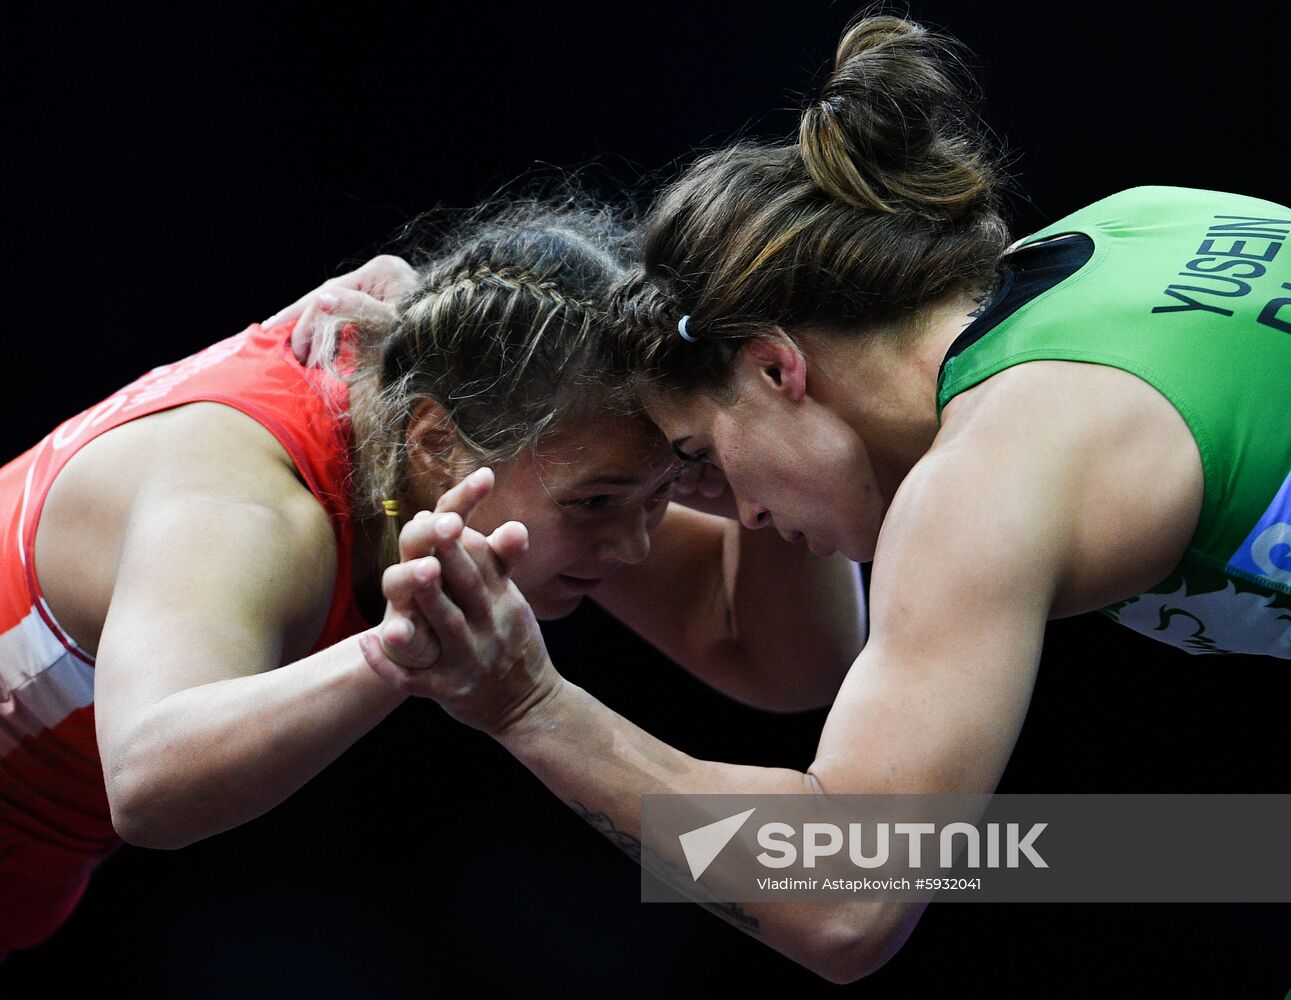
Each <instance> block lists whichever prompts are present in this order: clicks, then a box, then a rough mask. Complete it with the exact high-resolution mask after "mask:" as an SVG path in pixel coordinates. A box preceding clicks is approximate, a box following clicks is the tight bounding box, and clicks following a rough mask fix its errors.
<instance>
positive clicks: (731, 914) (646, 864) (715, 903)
mask: <svg viewBox="0 0 1291 1000" xmlns="http://www.w3.org/2000/svg"><path fill="white" fill-rule="evenodd" d="M569 805H570V806H571V808H573V810H574V812H576V813H578V815H579V816H581V817H583V819H584V820H586V821H587V822H588V823H590V824H591V825H592V827H593V828H594V829H596V830H599V831H600V832H601V833H602V834H604V835H605V836H606V837H607V838H609V840H610V842H611V843H612V844H614V846H616V847H617V848H618V849H619V850H621V851H622V852H623V853H624V854H626V855H627V856H628V857H630V858H631V859H632V860H633V861H635V862H636V863H637V864H639V865H640V866H641V867H642V868H644V869H645V870H646V871H648V872H649V873H650V874H651V875H653V876H655V877H656V878H658V879H659V880H661V881H663V882H665V883H667V884H668V885H669V886H671V887H672V888H673V889H676V890H677V892H679V893H680V894H681V895H683V896H685V897H686V898H687V899H690V900H691V901H692V902H695V903H698V904H699V905H700V906H702V907H703V908H704V909H706V910H708V911H709V912H710V913H715V914H717V916H719V917H721V918H722V919H723V920H725V921H726V922H727V923H729V924H732V925H734V926H735V927H738V928H739V929H740V930H742V931H746V932H748V933H749V934H756V933H758V931H759V930H760V929H761V925H760V924H759V923H758V918H757V917H755V916H753V915H752V914H751V913H748V912H746V911H745V910H744V908H743V907H741V906H740V905H739V904H738V903H725V902H721V901H720V900H716V899H713V898H712V896H711V894H709V893H708V890H707V889H706V888H704V886H703V885H700V884H697V883H695V882H694V881H693V880H692V879H691V878H690V877H689V874H688V873H687V872H686V871H685V870H684V869H683V868H681V866H679V865H675V864H673V863H672V862H671V861H669V860H668V859H667V858H664V857H661V856H660V855H659V854H658V853H657V852H655V851H652V850H648V849H646V848H645V846H644V845H643V844H642V843H641V839H640V838H639V837H634V836H633V835H632V834H630V833H628V832H627V831H626V830H620V829H619V828H618V827H616V826H615V825H614V821H613V820H612V819H610V817H609V816H608V815H606V814H605V813H603V812H597V811H596V810H594V809H589V808H588V807H587V806H585V805H584V804H583V803H581V802H579V801H578V800H577V799H571V800H570V802H569Z"/></svg>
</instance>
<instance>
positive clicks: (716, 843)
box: [677, 807, 757, 882]
mask: <svg viewBox="0 0 1291 1000" xmlns="http://www.w3.org/2000/svg"><path fill="white" fill-rule="evenodd" d="M756 811H757V808H756V807H754V808H753V809H748V810H746V811H745V812H742V813H736V814H735V815H734V816H727V817H726V819H719V820H718V821H717V822H716V823H709V824H708V825H707V826H701V827H699V828H698V829H696V830H691V831H690V832H689V833H683V834H681V835H680V836H679V837H678V838H677V839H678V840H680V841H681V849H682V851H683V852H684V853H685V855H686V864H688V865H690V877H691V879H692V880H694V881H695V882H698V881H699V878H700V876H701V875H703V874H704V872H706V871H707V870H708V866H709V865H711V864H712V863H713V861H714V860H715V859H716V858H717V856H718V855H719V854H721V853H722V848H724V847H725V846H726V845H727V844H729V843H730V842H731V838H732V837H734V836H735V835H736V834H737V833H739V832H740V827H742V826H743V825H744V824H745V822H747V820H748V818H749V817H750V816H752V815H753V814H754V813H755V812H756Z"/></svg>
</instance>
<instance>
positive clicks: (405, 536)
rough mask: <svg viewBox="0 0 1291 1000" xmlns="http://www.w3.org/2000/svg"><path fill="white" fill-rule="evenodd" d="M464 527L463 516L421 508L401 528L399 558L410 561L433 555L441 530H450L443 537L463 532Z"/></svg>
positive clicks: (454, 535)
mask: <svg viewBox="0 0 1291 1000" xmlns="http://www.w3.org/2000/svg"><path fill="white" fill-rule="evenodd" d="M445 525H447V526H448V527H447V528H445ZM462 527H463V523H462V518H461V516H460V515H458V514H432V513H431V512H430V511H428V510H419V511H418V512H417V513H416V515H415V516H414V517H413V518H412V520H410V521H408V522H407V523H406V524H404V526H403V527H402V528H400V529H399V558H400V559H401V560H402V561H403V562H408V561H410V560H413V559H418V558H420V557H422V556H428V555H432V554H433V553H434V551H435V546H436V545H437V544H439V541H440V538H441V535H440V532H441V531H445V530H446V531H447V532H448V534H447V535H444V536H442V537H450V536H451V537H456V536H457V535H459V534H461V532H462Z"/></svg>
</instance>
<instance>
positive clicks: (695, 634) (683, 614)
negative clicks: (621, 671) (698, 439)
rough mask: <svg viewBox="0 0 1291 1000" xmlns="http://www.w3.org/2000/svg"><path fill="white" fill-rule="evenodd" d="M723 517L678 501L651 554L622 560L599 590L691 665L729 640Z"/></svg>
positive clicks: (627, 619)
mask: <svg viewBox="0 0 1291 1000" xmlns="http://www.w3.org/2000/svg"><path fill="white" fill-rule="evenodd" d="M727 524H731V525H732V526H734V522H728V521H727V520H726V519H725V518H721V517H717V516H715V515H713V514H703V513H700V512H699V511H696V510H691V509H690V508H688V507H684V506H682V505H681V504H676V503H672V504H669V505H668V510H667V513H666V514H665V515H664V517H663V520H662V521H661V522H660V523H659V527H658V528H656V529H655V531H654V534H653V535H652V537H651V539H650V555H649V557H648V558H646V559H645V560H643V561H642V562H640V563H637V564H636V565H632V566H624V567H623V568H622V569H621V570H619V572H618V573H616V574H615V575H614V576H612V577H610V578H609V579H608V580H606V581H605V583H604V584H602V585H601V587H600V588H599V589H598V591H597V594H596V602H597V603H598V604H600V605H601V606H602V607H604V608H605V609H606V610H607V611H609V612H610V613H611V614H612V615H614V616H615V617H616V618H618V619H619V620H620V621H621V622H623V623H624V624H625V625H627V626H628V627H629V628H631V629H632V630H633V631H634V632H636V633H637V634H639V635H641V636H643V637H644V638H646V639H648V640H649V641H650V642H651V643H652V644H653V645H654V646H655V647H657V648H658V649H660V650H661V651H662V652H663V653H665V654H666V655H667V656H669V657H670V658H671V659H673V660H675V661H676V662H678V663H681V664H684V665H686V666H690V667H693V666H694V665H695V663H696V662H697V661H699V660H702V659H704V658H705V657H707V656H709V655H711V654H712V652H713V648H714V647H715V646H719V645H720V644H721V643H722V642H723V641H727V642H729V641H730V640H731V623H730V621H729V620H728V619H727V616H728V614H729V610H730V609H729V605H728V602H727V600H726V587H727V584H728V582H729V581H727V580H726V579H725V578H724V575H723V566H724V564H725V560H724V559H723V548H724V546H725V545H726V544H727V539H726V534H727V530H726V527H725V526H726V525H727Z"/></svg>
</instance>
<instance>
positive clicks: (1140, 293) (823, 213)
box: [364, 17, 1291, 981]
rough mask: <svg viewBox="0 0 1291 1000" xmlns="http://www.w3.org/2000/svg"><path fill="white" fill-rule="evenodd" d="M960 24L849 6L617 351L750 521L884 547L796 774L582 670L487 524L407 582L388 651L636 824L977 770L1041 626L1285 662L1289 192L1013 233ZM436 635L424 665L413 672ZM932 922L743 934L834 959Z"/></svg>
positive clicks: (852, 917) (883, 947) (857, 972)
mask: <svg viewBox="0 0 1291 1000" xmlns="http://www.w3.org/2000/svg"><path fill="white" fill-rule="evenodd" d="M949 44H950V43H948V42H947V41H946V40H944V39H939V38H937V37H936V36H934V35H932V34H931V33H929V32H927V31H925V30H924V29H922V28H921V27H919V26H917V25H914V24H911V23H909V22H906V21H903V20H900V19H897V18H891V17H876V18H868V19H864V20H861V21H859V22H858V23H856V24H854V25H853V26H852V27H851V28H850V29H849V31H848V32H847V34H846V35H845V37H844V38H843V40H842V43H841V46H840V48H839V51H838V56H837V61H836V64H835V67H834V71H833V73H832V75H831V76H830V78H829V80H828V82H827V83H826V85H825V89H824V93H823V95H822V98H821V100H820V101H819V102H817V103H816V104H815V105H813V106H812V107H811V108H810V109H809V110H808V111H807V112H806V113H805V115H804V117H803V120H802V127H801V132H800V139H799V142H798V143H797V144H793V145H783V146H772V147H759V146H747V145H746V146H738V147H736V148H733V149H728V150H725V151H723V152H719V153H716V154H713V155H710V156H707V157H705V158H703V159H702V160H700V161H699V162H698V163H696V164H695V165H694V166H692V167H691V168H690V169H689V170H688V171H687V172H686V174H685V175H684V176H683V177H682V178H681V179H680V180H679V181H678V182H677V183H675V184H674V185H673V186H672V187H671V188H670V189H669V190H667V191H666V192H665V193H664V194H663V196H662V198H661V199H660V200H659V202H658V204H657V205H656V206H655V208H654V210H653V212H652V214H651V216H650V218H649V219H648V221H647V233H646V240H645V261H644V271H643V273H642V274H641V275H640V276H639V277H638V278H637V279H636V280H634V281H630V282H629V283H628V284H627V285H626V286H625V287H624V288H623V289H622V290H621V299H622V303H623V312H624V319H623V323H622V327H623V334H622V336H620V337H618V338H614V339H611V340H610V341H609V342H607V344H606V345H605V357H604V365H605V367H606V368H607V369H610V370H618V371H619V372H621V373H623V374H624V376H625V377H628V378H630V379H631V380H633V381H634V383H635V384H636V386H637V388H638V390H639V392H640V394H641V398H642V400H643V402H644V404H645V406H646V408H647V410H648V412H649V413H650V415H651V416H652V418H653V419H654V420H655V422H656V423H657V424H658V425H659V427H660V428H662V430H663V431H664V433H665V435H666V436H667V437H668V438H669V440H671V441H672V442H673V445H674V447H675V448H676V449H677V451H678V452H679V453H680V454H681V455H683V456H684V457H686V458H688V459H690V460H693V461H700V462H708V463H712V464H713V465H715V466H717V467H719V468H720V470H721V471H722V472H723V473H724V474H725V476H726V479H727V480H728V482H729V484H730V486H731V488H732V490H733V492H734V495H735V497H736V499H737V500H738V502H739V507H740V512H741V519H742V521H743V522H744V524H745V525H746V526H747V527H750V528H753V527H774V528H775V529H776V530H777V531H778V532H779V533H780V534H782V535H783V536H785V537H786V538H788V539H790V540H801V541H804V542H805V543H806V544H807V545H808V546H809V547H810V548H811V549H812V551H814V552H817V553H828V552H834V551H839V552H842V553H844V554H846V555H847V556H849V557H851V558H853V559H858V560H867V559H871V558H872V559H873V560H874V568H873V592H872V597H871V638H870V640H869V644H868V645H867V647H866V648H865V650H864V651H863V652H862V654H861V655H860V657H859V658H858V659H857V660H856V662H855V664H854V666H853V668H852V670H851V672H850V673H849V674H848V677H847V679H846V681H845V682H844V684H843V687H842V690H841V691H840V693H839V696H838V698H837V699H836V701H835V702H834V705H833V709H832V712H831V714H830V716H829V719H828V721H827V722H826V724H825V728H824V732H823V734H822V737H821V741H820V745H819V749H818V752H817V757H816V760H815V761H814V763H813V764H812V765H811V766H810V767H809V768H808V769H807V770H806V771H805V772H799V771H795V770H790V769H776V768H756V767H742V766H736V765H732V764H725V763H717V762H711V761H702V760H696V759H694V758H691V757H689V756H687V755H686V754H683V753H680V752H678V751H676V750H674V749H672V748H671V747H668V746H666V745H664V744H662V743H660V742H659V741H658V740H655V739H653V738H652V737H651V736H649V735H648V734H646V733H644V732H641V731H640V730H639V729H637V728H635V727H633V726H632V725H631V724H630V723H629V722H628V721H627V720H625V719H623V718H621V717H620V716H618V715H616V714H614V713H613V712H611V711H609V710H608V709H607V708H605V707H604V706H602V705H600V704H599V703H597V702H596V701H595V700H593V699H591V698H589V697H588V696H587V695H586V694H585V693H584V692H582V691H580V690H578V689H577V688H575V687H574V686H573V685H571V684H569V683H568V682H567V681H565V680H564V679H563V678H561V677H560V676H559V675H558V674H557V673H556V671H555V670H554V669H553V668H552V667H551V665H550V662H549V661H548V660H547V658H546V655H545V652H544V651H543V650H542V648H541V644H540V642H538V641H537V640H536V639H535V638H534V636H535V633H534V632H533V630H532V627H531V625H530V623H529V619H528V616H527V613H526V609H525V608H524V606H523V604H522V603H521V602H520V601H519V599H518V596H517V594H516V592H515V591H514V589H513V588H511V587H510V586H509V584H508V581H507V579H506V576H505V574H504V573H502V572H500V571H498V569H497V568H496V567H495V566H494V564H493V559H492V556H491V555H490V553H489V551H488V549H487V546H486V545H485V544H484V543H483V542H482V540H481V538H480V537H479V536H478V535H474V534H472V533H470V532H468V533H466V535H465V549H463V548H462V547H461V546H444V547H442V548H441V550H440V551H439V559H438V562H437V564H436V565H437V566H438V567H439V569H438V570H437V572H442V574H443V579H444V581H446V583H447V585H448V590H449V592H451V594H452V600H449V599H448V598H447V597H445V593H444V590H443V589H442V588H441V587H440V586H439V585H438V582H437V581H431V582H430V583H428V584H426V585H424V586H423V585H419V584H418V583H417V582H416V581H414V580H413V579H412V578H411V576H410V574H409V573H407V572H404V573H401V574H392V575H391V577H390V578H389V579H388V581H387V588H386V594H387V597H388V598H389V599H390V602H391V604H390V607H391V615H392V617H391V619H390V622H389V625H390V626H393V625H395V623H397V626H396V627H394V628H393V629H392V630H391V631H392V633H393V635H394V636H395V637H397V638H398V639H399V640H402V642H396V643H395V645H394V647H391V646H390V644H389V643H388V642H387V643H386V644H385V645H384V646H383V645H382V643H381V642H380V641H378V640H377V639H376V638H374V637H371V636H370V637H368V638H367V639H366V640H365V642H364V650H365V654H366V656H367V658H368V661H369V664H370V665H371V666H373V668H374V669H375V670H376V671H377V672H378V673H379V674H381V675H382V676H384V677H387V678H388V679H390V680H391V682H392V683H395V684H396V685H409V686H413V687H415V688H416V689H417V690H419V691H421V692H422V693H427V694H430V695H431V696H433V697H436V698H437V699H439V700H440V701H441V703H442V704H443V705H444V706H445V708H447V709H448V711H450V712H451V713H453V714H454V715H455V716H456V717H457V718H459V719H460V720H462V721H464V722H466V723H467V724H469V725H472V726H475V727H477V728H480V729H482V730H484V731H486V732H489V733H491V734H492V735H493V736H494V737H495V738H496V739H498V740H499V741H500V742H501V743H502V744H503V745H504V746H506V747H507V748H508V749H509V750H510V751H511V752H512V753H514V754H515V755H516V756H517V757H518V758H519V759H520V760H522V761H523V762H524V763H525V764H526V765H527V766H529V767H530V768H531V769H532V770H533V771H534V772H535V773H536V774H537V775H538V776H539V777H540V778H541V779H542V780H543V781H544V782H545V783H546V784H547V785H548V786H549V787H550V788H551V789H552V790H553V791H555V792H556V793H557V794H558V795H560V796H561V797H562V798H565V799H566V800H571V801H577V802H579V803H581V804H582V805H583V807H584V808H585V809H587V810H589V811H591V812H594V813H596V814H599V815H601V816H603V817H607V818H608V822H610V823H612V824H613V826H614V827H615V829H616V834H617V837H618V839H619V840H620V841H623V840H624V839H630V838H631V837H635V836H637V835H638V834H639V831H640V803H641V796H642V795H643V794H646V793H668V792H686V793H698V792H708V793H717V792H739V793H751V792H758V793H788V794H801V795H808V794H812V793H818V792H821V791H825V792H831V793H836V792H850V793H862V792H864V793H880V792H891V793H929V794H932V793H989V792H990V791H992V790H993V789H994V788H995V786H996V783H997V782H998V781H999V778H1000V775H1001V773H1002V771H1003V769H1004V766H1005V763H1006V762H1007V760H1008V758H1009V755H1010V753H1011V751H1012V748H1013V744H1014V741H1015V739H1016V737H1017V734H1018V731H1019V729H1020V727H1021V725H1022V721H1023V718H1024V716H1025V714H1026V711H1027V705H1028V702H1029V700H1030V696H1031V690H1032V686H1033V683H1034V680H1035V673H1036V667H1037V663H1038V660H1039V656H1040V648H1041V640H1042V637H1043V634H1044V630H1045V624H1046V622H1047V621H1048V620H1049V619H1051V618H1056V617H1062V616H1066V615H1073V614H1077V613H1080V612H1083V611H1090V610H1095V609H1103V610H1105V611H1106V612H1107V613H1109V614H1111V615H1113V616H1115V617H1116V618H1117V619H1119V620H1120V621H1122V622H1123V623H1125V624H1127V625H1130V626H1132V627H1134V628H1137V629H1140V630H1142V631H1145V632H1147V633H1148V634H1149V635H1155V636H1157V637H1158V638H1163V639H1165V640H1166V641H1169V642H1172V643H1174V644H1176V645H1179V646H1182V647H1183V648H1185V649H1187V650H1189V651H1191V652H1197V653H1202V652H1222V651H1234V652H1257V653H1265V654H1269V655H1273V656H1280V657H1284V658H1285V657H1289V656H1291V631H1289V626H1291V559H1289V558H1288V553H1289V543H1291V476H1289V473H1291V392H1288V391H1287V386H1288V385H1289V384H1291V250H1287V249H1286V246H1285V244H1286V242H1287V240H1288V236H1289V235H1291V209H1288V208H1286V207H1283V206H1280V205H1277V204H1273V203H1270V202H1266V201H1260V200H1258V199H1254V198H1245V197H1239V196H1236V195H1229V194H1219V193H1212V192H1204V191H1192V190H1181V189H1173V188H1138V189H1134V190H1131V191H1126V192H1123V193H1121V194H1117V195H1113V196H1112V197H1110V198H1107V199H1105V200H1103V201H1100V202H1098V203H1097V204H1094V205H1091V206H1089V207H1088V208H1085V209H1083V210H1081V211H1079V212H1076V213H1075V214H1073V215H1071V216H1069V217H1067V218H1065V219H1062V220H1061V221H1059V222H1057V223H1055V224H1054V225H1053V226H1050V227H1048V228H1047V229H1045V230H1044V231H1042V232H1040V233H1037V234H1035V235H1033V236H1031V237H1028V238H1027V239H1024V240H1022V241H1021V242H1020V243H1019V244H1016V245H1014V246H1013V247H1009V246H1008V244H1009V239H1008V237H1007V235H1006V231H1005V227H1004V225H1003V223H1002V221H1001V219H1000V216H999V214H998V212H997V209H996V197H995V190H996V185H997V180H996V172H995V171H994V169H993V168H992V166H991V163H990V160H989V158H988V156H987V155H986V152H985V150H984V148H983V145H982V144H981V143H980V142H979V141H977V140H975V139H974V137H973V133H972V129H971V128H970V127H969V123H970V122H971V120H972V117H971V114H970V112H969V111H968V109H967V108H966V107H965V103H964V101H963V99H962V97H961V91H960V89H959V88H958V87H957V86H956V85H955V83H954V81H953V79H952V73H951V68H950V67H951V66H952V65H953V62H952V61H951V60H950V59H949V58H948V56H947V46H948V45H949ZM453 526H454V527H455V526H456V522H454V525H453ZM388 627H389V626H388ZM414 627H415V628H416V629H418V630H419V631H417V632H416V633H415V635H416V637H417V638H415V639H414V638H412V636H413V628H414ZM433 636H437V637H438V640H439V641H440V642H442V644H443V650H442V654H440V655H439V658H438V661H436V660H435V656H436V651H435V649H434V648H433V646H434V643H433V642H432V637H433ZM423 641H425V642H428V643H430V644H431V647H432V648H429V649H426V650H420V653H421V655H422V660H421V662H422V665H426V664H427V663H430V662H434V663H435V664H436V665H435V669H433V670H429V671H422V672H421V674H420V675H414V674H412V673H409V672H407V671H402V670H400V669H398V668H396V667H395V666H394V665H393V663H392V662H391V661H390V659H389V655H388V654H391V653H394V654H396V655H405V656H406V655H408V654H409V652H410V651H411V650H414V649H418V648H419V643H421V642H423ZM797 666H798V665H797V663H795V662H793V661H792V660H790V661H786V662H785V664H784V669H785V670H786V671H793V670H795V669H797ZM920 911H921V906H920V905H916V904H901V903H847V904H840V905H836V904H833V903H830V904H828V905H825V904H821V905H816V906H765V905H759V906H753V905H749V906H748V907H747V908H746V910H745V911H743V912H741V913H740V914H739V921H738V922H739V924H740V926H742V927H744V928H745V929H754V930H756V932H757V934H758V935H759V937H760V938H761V939H762V940H764V941H765V942H766V943H767V944H769V945H771V946H772V947H775V948H777V949H778V950H780V951H782V952H784V953H785V954H786V955H789V956H790V957H792V958H794V959H795V960H797V961H800V962H802V963H804V964H807V965H809V966H810V967H812V968H813V969H816V970H817V971H819V972H820V973H821V974H822V975H825V976H827V977H829V978H831V979H835V980H839V981H847V980H851V979H855V978H857V977H859V976H862V975H865V974H866V973H868V972H869V971H871V970H873V969H874V968H876V967H877V966H879V965H880V964H882V963H883V962H884V961H885V960H886V959H887V958H888V957H890V956H891V955H892V954H893V953H894V952H895V951H896V949H897V948H899V947H900V945H901V943H902V941H904V939H905V938H906V936H907V935H908V934H909V933H910V930H911V929H912V927H913V925H914V923H915V921H916V920H917V919H918V916H919V913H920ZM730 915H731V914H730V913H728V916H730Z"/></svg>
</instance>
